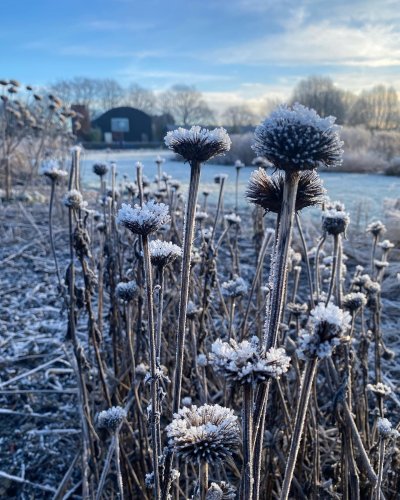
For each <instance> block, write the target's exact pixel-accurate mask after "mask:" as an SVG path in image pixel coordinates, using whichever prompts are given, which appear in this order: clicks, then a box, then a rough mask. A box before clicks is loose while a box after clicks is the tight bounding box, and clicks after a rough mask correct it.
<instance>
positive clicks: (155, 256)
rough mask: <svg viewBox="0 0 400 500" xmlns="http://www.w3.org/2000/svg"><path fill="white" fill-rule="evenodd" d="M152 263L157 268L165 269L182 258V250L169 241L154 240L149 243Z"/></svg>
mask: <svg viewBox="0 0 400 500" xmlns="http://www.w3.org/2000/svg"><path fill="white" fill-rule="evenodd" d="M149 250H150V259H151V263H152V264H153V265H154V266H157V267H165V266H167V265H168V264H170V263H171V262H173V261H174V260H175V259H177V258H178V257H181V256H182V249H181V247H179V246H178V245H175V244H174V243H171V242H169V241H161V240H152V241H150V243H149Z"/></svg>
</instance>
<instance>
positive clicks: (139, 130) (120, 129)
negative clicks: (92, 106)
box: [92, 106, 153, 143]
mask: <svg viewBox="0 0 400 500" xmlns="http://www.w3.org/2000/svg"><path fill="white" fill-rule="evenodd" d="M92 128H97V129H100V130H101V139H102V141H104V142H107V143H113V142H114V143H115V142H117V143H124V142H150V141H152V140H153V133H152V119H151V117H150V116H149V115H148V114H146V113H144V112H143V111H140V110H138V109H135V108H131V107H128V106H122V107H119V108H113V109H110V110H109V111H106V112H105V113H103V114H102V115H101V116H99V117H98V118H96V119H95V120H93V121H92Z"/></svg>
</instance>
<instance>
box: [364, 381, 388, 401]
mask: <svg viewBox="0 0 400 500" xmlns="http://www.w3.org/2000/svg"><path fill="white" fill-rule="evenodd" d="M367 390H368V391H371V392H373V393H374V394H377V395H378V396H381V397H386V396H388V395H389V394H390V393H391V392H392V389H391V388H390V387H389V386H388V385H385V384H383V383H382V382H378V383H377V384H368V385H367Z"/></svg>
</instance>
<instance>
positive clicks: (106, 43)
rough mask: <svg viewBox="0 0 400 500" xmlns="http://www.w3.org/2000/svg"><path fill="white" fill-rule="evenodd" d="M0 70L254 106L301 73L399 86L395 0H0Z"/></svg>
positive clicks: (284, 91) (351, 83)
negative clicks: (183, 87) (184, 90)
mask: <svg viewBox="0 0 400 500" xmlns="http://www.w3.org/2000/svg"><path fill="white" fill-rule="evenodd" d="M0 5H1V13H2V14H1V15H2V30H1V32H0V39H2V42H3V43H2V44H1V49H0V51H1V52H0V62H1V68H2V72H3V73H4V75H2V76H3V77H5V78H7V77H8V78H17V79H20V80H21V81H23V82H24V83H31V84H34V85H45V84H46V83H49V82H54V81H56V80H57V79H60V78H68V77H73V76H89V77H102V78H115V79H117V80H118V81H119V82H120V83H122V84H124V85H125V84H128V83H130V82H136V83H139V84H140V85H142V86H144V87H148V88H151V89H153V90H155V91H160V90H164V89H166V88H168V87H169V86H171V85H173V84H175V83H185V84H194V85H196V87H197V88H198V89H199V90H201V91H202V92H204V94H205V96H206V98H207V100H208V101H209V102H210V104H213V105H217V106H222V107H223V106H226V105H229V104H238V103H241V102H243V101H246V102H248V103H249V104H250V105H253V106H258V105H260V104H261V103H262V102H263V101H264V100H265V99H267V98H276V97H278V98H281V99H282V98H285V96H288V95H289V94H290V91H291V89H292V88H293V86H294V85H295V84H296V83H297V82H298V81H299V80H301V79H302V78H304V77H306V76H308V75H310V74H317V75H329V76H331V77H332V78H333V80H334V81H335V82H336V83H337V84H338V85H340V86H341V87H344V88H347V89H349V90H352V91H355V92H358V91H359V90H361V89H362V88H368V87H371V86H373V85H375V84H377V83H384V84H387V85H393V86H395V87H396V88H398V89H399V90H400V66H399V65H400V9H399V4H398V1H397V0H375V1H372V0H336V1H333V0H332V1H326V0H306V1H296V0H280V1H279V0H276V1H273V0H168V1H167V0H144V1H143V0H141V1H137V0H107V1H106V0H96V1H94V0H86V1H85V0H80V1H77V0H68V1H65V0H36V1H35V2H33V1H31V0H22V1H18V0H14V1H10V0H1V2H0Z"/></svg>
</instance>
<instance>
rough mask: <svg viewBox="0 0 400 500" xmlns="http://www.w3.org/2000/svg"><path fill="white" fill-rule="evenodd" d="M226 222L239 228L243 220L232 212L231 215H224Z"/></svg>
mask: <svg viewBox="0 0 400 500" xmlns="http://www.w3.org/2000/svg"><path fill="white" fill-rule="evenodd" d="M224 220H226V222H227V223H228V224H229V226H239V225H240V222H241V221H242V219H241V218H240V216H239V215H237V214H235V213H234V212H232V213H231V214H227V215H224Z"/></svg>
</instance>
